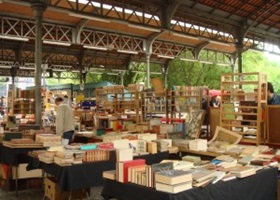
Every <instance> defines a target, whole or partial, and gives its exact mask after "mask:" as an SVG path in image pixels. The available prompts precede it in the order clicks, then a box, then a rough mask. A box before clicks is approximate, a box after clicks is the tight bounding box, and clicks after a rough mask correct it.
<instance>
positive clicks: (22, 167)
mask: <svg viewBox="0 0 280 200" xmlns="http://www.w3.org/2000/svg"><path fill="white" fill-rule="evenodd" d="M26 167H27V163H22V164H19V165H18V167H15V166H13V169H12V175H13V176H12V177H13V179H16V171H17V179H25V178H40V177H42V176H43V171H42V170H41V169H34V170H30V171H27V170H26Z"/></svg>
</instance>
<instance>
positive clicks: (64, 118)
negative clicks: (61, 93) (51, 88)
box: [55, 97, 75, 143]
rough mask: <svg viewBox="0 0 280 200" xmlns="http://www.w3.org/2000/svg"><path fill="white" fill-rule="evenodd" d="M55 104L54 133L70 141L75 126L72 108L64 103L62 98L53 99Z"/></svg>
mask: <svg viewBox="0 0 280 200" xmlns="http://www.w3.org/2000/svg"><path fill="white" fill-rule="evenodd" d="M55 104H56V105H57V111H56V134H59V135H61V136H62V138H63V139H68V141H67V143H70V142H71V141H72V138H73V135H74V128H75V118H74V113H73V110H72V108H71V107H70V106H69V105H68V104H66V103H64V100H63V98H61V97H57V98H56V99H55Z"/></svg>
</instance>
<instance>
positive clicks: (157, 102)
mask: <svg viewBox="0 0 280 200" xmlns="http://www.w3.org/2000/svg"><path fill="white" fill-rule="evenodd" d="M170 108H171V101H170V92H169V91H161V92H155V91H149V90H148V91H144V92H141V112H142V121H148V120H149V119H151V118H152V117H166V119H168V113H169V111H170Z"/></svg>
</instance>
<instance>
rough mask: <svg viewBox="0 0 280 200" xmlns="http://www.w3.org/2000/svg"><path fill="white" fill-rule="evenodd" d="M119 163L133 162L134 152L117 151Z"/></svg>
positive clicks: (128, 150)
mask: <svg viewBox="0 0 280 200" xmlns="http://www.w3.org/2000/svg"><path fill="white" fill-rule="evenodd" d="M116 154H117V155H116V157H117V162H121V161H127V160H133V150H132V149H130V148H127V149H117V150H116Z"/></svg>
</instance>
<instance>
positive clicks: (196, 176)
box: [191, 169, 216, 182]
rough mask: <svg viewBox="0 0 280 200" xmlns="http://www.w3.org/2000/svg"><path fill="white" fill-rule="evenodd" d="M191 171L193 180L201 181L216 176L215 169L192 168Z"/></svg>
mask: <svg viewBox="0 0 280 200" xmlns="http://www.w3.org/2000/svg"><path fill="white" fill-rule="evenodd" d="M191 173H192V177H193V181H195V182H202V181H205V180H207V179H210V178H213V177H215V176H216V171H212V170H205V169H199V170H193V171H192V172H191Z"/></svg>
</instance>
